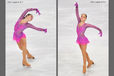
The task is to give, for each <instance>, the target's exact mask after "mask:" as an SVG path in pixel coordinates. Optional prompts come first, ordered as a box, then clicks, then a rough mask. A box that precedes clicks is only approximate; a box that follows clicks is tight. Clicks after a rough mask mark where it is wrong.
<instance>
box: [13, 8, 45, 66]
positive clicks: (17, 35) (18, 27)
mask: <svg viewBox="0 0 114 76" xmlns="http://www.w3.org/2000/svg"><path fill="white" fill-rule="evenodd" d="M29 11H36V13H38V14H39V15H40V12H39V10H38V9H37V8H29V9H26V10H25V11H24V12H23V13H22V15H21V16H20V18H19V19H18V21H17V22H16V24H15V27H14V33H13V40H16V42H17V45H18V47H19V48H20V50H22V54H23V61H22V64H23V65H24V66H31V65H30V64H29V63H28V62H27V60H26V56H27V58H28V59H34V58H35V57H34V56H32V55H31V54H30V53H29V51H28V49H27V46H26V36H25V34H24V33H23V31H24V30H25V29H26V28H32V29H35V30H37V31H44V32H45V33H46V32H47V29H43V28H38V27H35V26H33V25H32V24H30V23H28V22H29V21H32V19H33V15H32V14H27V12H29ZM26 14H27V15H26Z"/></svg>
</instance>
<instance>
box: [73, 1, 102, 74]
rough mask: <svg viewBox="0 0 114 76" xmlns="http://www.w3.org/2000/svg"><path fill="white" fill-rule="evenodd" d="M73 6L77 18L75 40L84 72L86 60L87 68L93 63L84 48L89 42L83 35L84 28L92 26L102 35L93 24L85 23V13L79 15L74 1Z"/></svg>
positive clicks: (84, 71)
mask: <svg viewBox="0 0 114 76" xmlns="http://www.w3.org/2000/svg"><path fill="white" fill-rule="evenodd" d="M75 7H76V16H77V20H78V24H77V36H78V37H77V40H76V42H77V43H78V44H79V47H80V49H81V51H82V55H83V73H86V60H87V62H88V65H87V68H89V67H90V66H91V65H92V64H94V62H93V61H92V60H91V59H90V57H89V55H88V53H87V52H86V48H87V44H88V43H89V40H88V39H87V37H86V36H85V35H84V33H85V31H86V29H87V28H88V27H92V28H95V29H97V30H98V31H99V34H100V36H102V30H101V29H100V28H98V27H96V26H94V25H91V24H88V23H85V21H86V19H87V15H86V14H81V17H79V12H78V3H77V2H76V3H75Z"/></svg>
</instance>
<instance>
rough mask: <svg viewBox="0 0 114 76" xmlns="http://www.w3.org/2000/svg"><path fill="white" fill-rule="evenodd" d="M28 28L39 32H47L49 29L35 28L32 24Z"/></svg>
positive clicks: (28, 24)
mask: <svg viewBox="0 0 114 76" xmlns="http://www.w3.org/2000/svg"><path fill="white" fill-rule="evenodd" d="M26 26H27V27H28V28H32V29H35V30H37V31H45V30H47V29H43V28H38V27H35V26H34V25H32V24H30V23H27V25H26Z"/></svg>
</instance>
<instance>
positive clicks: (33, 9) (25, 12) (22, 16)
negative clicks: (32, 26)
mask: <svg viewBox="0 0 114 76" xmlns="http://www.w3.org/2000/svg"><path fill="white" fill-rule="evenodd" d="M29 11H36V12H37V13H38V14H40V12H39V10H38V9H37V8H29V9H26V10H25V11H24V12H23V13H22V15H21V16H20V17H19V20H21V19H23V18H24V16H25V15H26V14H27V12H29Z"/></svg>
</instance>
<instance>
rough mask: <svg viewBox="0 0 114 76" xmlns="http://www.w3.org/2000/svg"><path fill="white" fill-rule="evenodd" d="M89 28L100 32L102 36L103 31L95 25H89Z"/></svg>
mask: <svg viewBox="0 0 114 76" xmlns="http://www.w3.org/2000/svg"><path fill="white" fill-rule="evenodd" d="M88 27H91V28H95V29H97V30H98V31H99V34H100V36H102V30H101V29H100V28H98V27H96V26H95V25H91V24H87V25H86V28H88Z"/></svg>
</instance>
